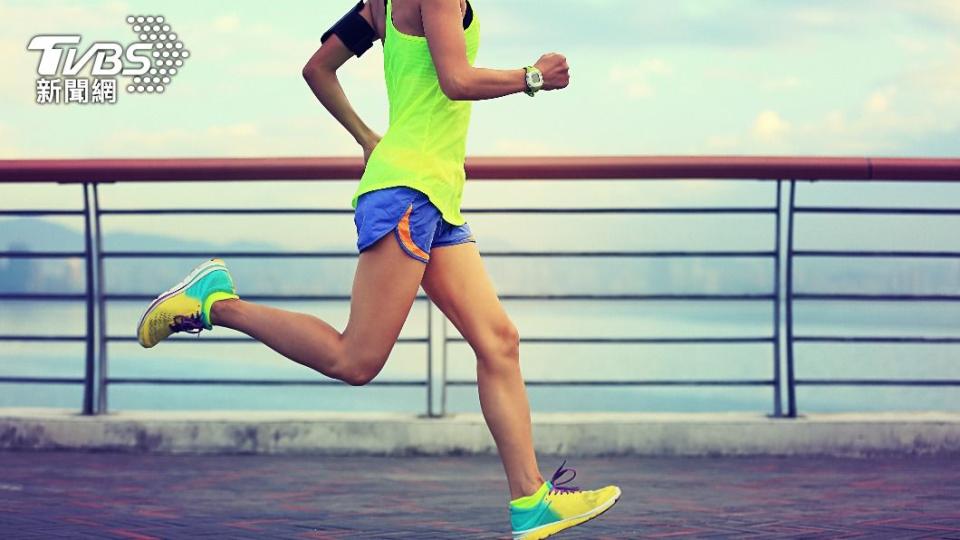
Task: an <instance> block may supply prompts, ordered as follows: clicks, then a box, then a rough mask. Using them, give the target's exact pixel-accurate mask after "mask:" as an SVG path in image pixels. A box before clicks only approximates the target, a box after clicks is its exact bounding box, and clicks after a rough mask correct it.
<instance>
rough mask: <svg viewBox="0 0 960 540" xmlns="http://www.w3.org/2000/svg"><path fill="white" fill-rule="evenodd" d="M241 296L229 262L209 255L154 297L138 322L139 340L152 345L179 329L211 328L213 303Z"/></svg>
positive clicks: (196, 331)
mask: <svg viewBox="0 0 960 540" xmlns="http://www.w3.org/2000/svg"><path fill="white" fill-rule="evenodd" d="M227 298H240V297H239V296H237V291H236V287H235V286H234V284H233V278H232V277H231V276H230V271H229V270H227V265H226V264H225V263H224V262H223V260H221V259H210V260H208V261H204V262H203V264H201V265H199V266H197V267H196V268H194V269H193V270H192V271H191V272H190V273H189V274H187V277H185V278H184V279H183V281H181V282H180V283H177V284H176V285H175V286H173V288H171V289H170V290H168V291H167V292H165V293H163V294H161V295H160V296H158V297H157V298H156V300H154V301H153V302H152V303H151V304H150V306H149V307H147V310H146V311H145V312H144V313H143V315H142V316H141V317H140V322H139V323H137V340H138V341H139V342H140V345H142V346H143V347H145V348H150V347H153V346H154V345H156V344H157V343H160V342H161V341H163V340H164V339H167V338H168V337H170V336H171V335H173V334H176V333H177V332H187V333H190V334H199V333H200V332H201V331H202V330H211V329H212V328H213V324H211V323H210V307H211V306H212V305H213V303H214V302H216V301H218V300H224V299H227Z"/></svg>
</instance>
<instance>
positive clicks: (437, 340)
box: [427, 300, 447, 418]
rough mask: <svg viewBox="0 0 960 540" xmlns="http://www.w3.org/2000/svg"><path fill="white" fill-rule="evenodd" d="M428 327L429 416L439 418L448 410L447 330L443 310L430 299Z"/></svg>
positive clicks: (428, 302) (428, 304)
mask: <svg viewBox="0 0 960 540" xmlns="http://www.w3.org/2000/svg"><path fill="white" fill-rule="evenodd" d="M427 327H428V329H429V330H428V332H427V336H428V341H429V343H428V345H427V347H428V350H427V416H429V417H431V418H438V417H441V416H443V415H444V414H446V412H447V355H446V350H447V332H446V319H445V317H444V315H443V312H442V311H440V308H438V307H437V306H436V305H435V304H434V303H433V302H431V301H429V300H427Z"/></svg>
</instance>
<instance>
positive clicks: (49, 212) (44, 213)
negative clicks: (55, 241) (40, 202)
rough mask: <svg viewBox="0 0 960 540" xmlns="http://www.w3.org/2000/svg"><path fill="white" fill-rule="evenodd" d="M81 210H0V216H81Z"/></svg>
mask: <svg viewBox="0 0 960 540" xmlns="http://www.w3.org/2000/svg"><path fill="white" fill-rule="evenodd" d="M82 215H83V210H0V216H19V217H38V216H82Z"/></svg>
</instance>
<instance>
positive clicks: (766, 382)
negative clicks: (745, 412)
mask: <svg viewBox="0 0 960 540" xmlns="http://www.w3.org/2000/svg"><path fill="white" fill-rule="evenodd" d="M524 383H525V384H526V385H527V386H770V385H772V384H773V383H774V381H772V380H730V381H698V380H689V381H686V380H682V379H681V380H659V381H657V380H654V381H579V380H577V381H569V380H557V381H540V380H527V381H524ZM447 385H448V386H476V385H477V382H476V381H467V380H454V381H447Z"/></svg>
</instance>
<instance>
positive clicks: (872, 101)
mask: <svg viewBox="0 0 960 540" xmlns="http://www.w3.org/2000/svg"><path fill="white" fill-rule="evenodd" d="M896 93H897V89H896V88H884V89H882V90H877V91H876V92H874V93H873V94H870V97H869V98H867V102H866V103H864V106H863V107H864V110H866V111H867V112H868V113H873V114H881V113H885V112H887V111H889V110H890V102H891V100H892V99H893V96H894V94H896Z"/></svg>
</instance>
